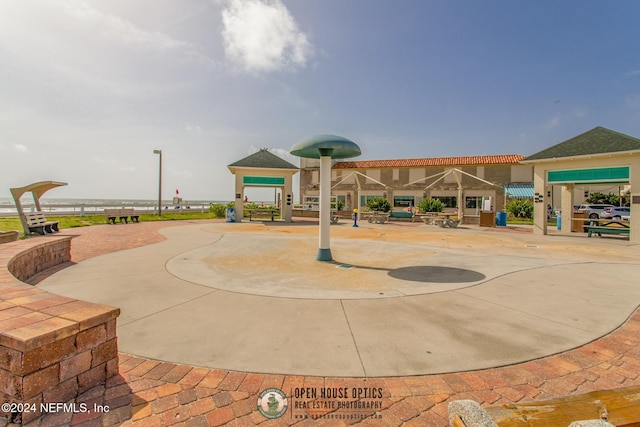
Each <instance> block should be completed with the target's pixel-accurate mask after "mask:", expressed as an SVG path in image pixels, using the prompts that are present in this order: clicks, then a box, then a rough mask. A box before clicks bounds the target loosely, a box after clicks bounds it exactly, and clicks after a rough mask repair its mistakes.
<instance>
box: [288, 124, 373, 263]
mask: <svg viewBox="0 0 640 427" xmlns="http://www.w3.org/2000/svg"><path fill="white" fill-rule="evenodd" d="M291 154H293V155H294V156H298V157H306V158H311V159H320V215H319V220H320V224H319V228H320V230H319V245H318V255H317V256H316V260H317V261H333V257H332V256H331V242H330V239H331V229H330V227H331V159H346V158H349V157H356V156H359V155H360V147H358V145H357V144H356V143H355V142H353V141H350V140H348V139H346V138H343V137H341V136H336V135H317V136H313V137H310V138H307V139H304V140H302V141H300V142H299V143H297V144H296V145H294V146H293V147H292V148H291Z"/></svg>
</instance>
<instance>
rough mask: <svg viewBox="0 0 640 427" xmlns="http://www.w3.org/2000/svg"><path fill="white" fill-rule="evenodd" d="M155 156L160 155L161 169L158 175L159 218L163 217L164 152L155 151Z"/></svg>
mask: <svg viewBox="0 0 640 427" xmlns="http://www.w3.org/2000/svg"><path fill="white" fill-rule="evenodd" d="M153 154H159V155H160V167H159V173H158V216H162V150H153Z"/></svg>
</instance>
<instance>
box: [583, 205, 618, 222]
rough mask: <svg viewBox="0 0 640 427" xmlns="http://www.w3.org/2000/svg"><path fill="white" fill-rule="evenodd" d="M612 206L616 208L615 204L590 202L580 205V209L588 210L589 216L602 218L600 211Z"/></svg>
mask: <svg viewBox="0 0 640 427" xmlns="http://www.w3.org/2000/svg"><path fill="white" fill-rule="evenodd" d="M610 208H615V206H613V205H599V204H593V203H588V204H584V205H580V206H579V207H578V211H579V212H586V213H587V217H589V218H592V219H596V218H600V212H602V211H604V210H605V209H610Z"/></svg>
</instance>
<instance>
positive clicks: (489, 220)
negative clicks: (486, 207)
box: [480, 211, 496, 227]
mask: <svg viewBox="0 0 640 427" xmlns="http://www.w3.org/2000/svg"><path fill="white" fill-rule="evenodd" d="M495 226H496V214H495V213H494V212H493V211H480V227H495Z"/></svg>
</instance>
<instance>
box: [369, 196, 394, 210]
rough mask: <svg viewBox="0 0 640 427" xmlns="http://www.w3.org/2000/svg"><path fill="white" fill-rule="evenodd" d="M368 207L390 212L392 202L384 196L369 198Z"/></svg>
mask: <svg viewBox="0 0 640 427" xmlns="http://www.w3.org/2000/svg"><path fill="white" fill-rule="evenodd" d="M367 207H368V208H369V209H371V210H372V211H381V212H389V211H390V210H391V203H389V201H388V200H387V199H385V198H383V197H374V198H373V199H369V200H367Z"/></svg>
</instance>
